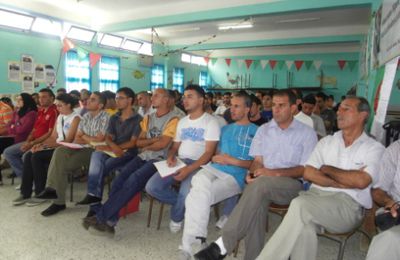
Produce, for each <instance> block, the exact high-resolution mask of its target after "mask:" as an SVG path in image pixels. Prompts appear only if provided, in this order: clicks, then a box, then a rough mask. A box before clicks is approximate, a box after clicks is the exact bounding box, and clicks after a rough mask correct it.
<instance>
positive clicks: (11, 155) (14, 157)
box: [3, 142, 26, 177]
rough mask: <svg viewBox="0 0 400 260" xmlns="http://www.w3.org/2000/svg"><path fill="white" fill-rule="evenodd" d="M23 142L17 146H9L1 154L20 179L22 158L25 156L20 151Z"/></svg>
mask: <svg viewBox="0 0 400 260" xmlns="http://www.w3.org/2000/svg"><path fill="white" fill-rule="evenodd" d="M24 143H25V142H21V143H18V144H14V145H11V146H9V147H7V148H6V149H5V150H4V152H3V154H4V158H5V159H6V160H7V162H8V163H9V164H10V166H11V168H12V170H13V172H14V173H15V174H16V175H17V176H18V177H21V176H22V173H23V168H24V161H23V160H24V158H25V154H26V153H24V152H23V151H21V146H22V145H23V144H24Z"/></svg>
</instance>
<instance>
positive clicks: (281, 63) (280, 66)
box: [278, 60, 285, 70]
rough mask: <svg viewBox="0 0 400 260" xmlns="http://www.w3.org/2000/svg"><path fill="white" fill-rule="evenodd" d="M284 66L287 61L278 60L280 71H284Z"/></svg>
mask: <svg viewBox="0 0 400 260" xmlns="http://www.w3.org/2000/svg"><path fill="white" fill-rule="evenodd" d="M283 66H285V61H284V60H278V69H279V70H282V69H283Z"/></svg>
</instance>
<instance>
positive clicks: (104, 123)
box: [79, 110, 110, 136]
mask: <svg viewBox="0 0 400 260" xmlns="http://www.w3.org/2000/svg"><path fill="white" fill-rule="evenodd" d="M109 121H110V116H109V115H108V113H107V112H105V111H103V110H102V111H100V113H99V114H98V115H96V116H95V117H93V116H92V114H91V113H90V112H88V113H86V114H85V115H84V116H83V118H82V120H81V122H80V123H79V131H81V132H83V133H85V134H86V135H88V136H96V135H97V134H99V133H102V134H103V135H105V134H106V131H107V128H108V122H109Z"/></svg>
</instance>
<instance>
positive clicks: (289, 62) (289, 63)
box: [285, 60, 293, 70]
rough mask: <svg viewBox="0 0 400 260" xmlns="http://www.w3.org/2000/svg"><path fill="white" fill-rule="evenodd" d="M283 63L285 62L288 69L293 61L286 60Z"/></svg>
mask: <svg viewBox="0 0 400 260" xmlns="http://www.w3.org/2000/svg"><path fill="white" fill-rule="evenodd" d="M285 63H286V67H287V69H288V70H290V68H291V67H292V65H293V61H292V60H287V61H285Z"/></svg>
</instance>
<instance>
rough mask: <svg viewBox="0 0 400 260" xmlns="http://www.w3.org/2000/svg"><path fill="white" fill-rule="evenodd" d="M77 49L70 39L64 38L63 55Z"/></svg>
mask: <svg viewBox="0 0 400 260" xmlns="http://www.w3.org/2000/svg"><path fill="white" fill-rule="evenodd" d="M73 48H75V45H74V44H73V43H72V42H71V40H70V39H68V38H64V40H63V53H66V52H67V51H69V50H70V49H73Z"/></svg>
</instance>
